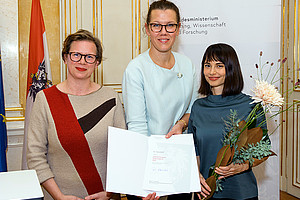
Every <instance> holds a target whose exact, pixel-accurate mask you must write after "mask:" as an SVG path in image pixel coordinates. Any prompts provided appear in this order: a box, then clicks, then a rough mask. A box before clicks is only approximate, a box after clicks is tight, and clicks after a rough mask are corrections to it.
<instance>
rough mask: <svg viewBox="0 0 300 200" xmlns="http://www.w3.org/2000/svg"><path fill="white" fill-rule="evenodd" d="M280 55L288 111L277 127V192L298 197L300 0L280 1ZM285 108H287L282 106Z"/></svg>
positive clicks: (299, 180) (299, 158)
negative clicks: (282, 63) (279, 156)
mask: <svg viewBox="0 0 300 200" xmlns="http://www.w3.org/2000/svg"><path fill="white" fill-rule="evenodd" d="M282 11H283V15H282V25H283V26H282V55H283V57H287V58H288V59H287V62H286V63H285V65H284V68H283V70H282V76H283V77H288V78H287V79H284V80H283V85H282V91H288V90H289V91H291V93H290V92H288V93H286V94H284V97H285V99H286V101H288V102H289V103H290V105H292V106H291V109H290V111H288V112H286V113H284V114H283V116H282V119H283V122H284V123H283V126H282V127H281V132H282V136H281V190H283V191H286V192H287V193H289V194H291V195H293V196H295V197H298V198H300V86H299V87H296V88H295V84H296V83H297V82H299V79H300V40H299V38H300V23H299V22H300V21H299V20H300V1H299V0H293V1H292V0H291V1H289V0H283V2H282ZM285 108H288V106H286V107H285Z"/></svg>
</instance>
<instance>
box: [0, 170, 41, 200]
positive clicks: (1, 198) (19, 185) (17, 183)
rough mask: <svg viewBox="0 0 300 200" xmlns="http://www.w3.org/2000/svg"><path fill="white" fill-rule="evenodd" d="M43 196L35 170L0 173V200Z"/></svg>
mask: <svg viewBox="0 0 300 200" xmlns="http://www.w3.org/2000/svg"><path fill="white" fill-rule="evenodd" d="M43 196H44V195H43V192H42V188H41V186H40V183H39V180H38V178H37V175H36V172H35V170H22V171H11V172H1V173H0V200H8V199H9V200H14V199H39V198H40V199H42V198H43Z"/></svg>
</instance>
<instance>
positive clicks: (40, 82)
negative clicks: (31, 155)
mask: <svg viewBox="0 0 300 200" xmlns="http://www.w3.org/2000/svg"><path fill="white" fill-rule="evenodd" d="M51 86H52V81H51V69H50V60H49V53H48V46H47V40H46V32H45V25H44V19H43V14H42V9H41V5H40V0H32V7H31V21H30V36H29V54H28V76H27V100H26V110H25V132H24V144H23V158H22V169H27V162H26V149H27V127H28V123H29V119H30V112H31V109H32V105H33V103H34V101H35V97H36V94H37V93H38V92H39V91H41V90H43V89H46V88H49V87H51Z"/></svg>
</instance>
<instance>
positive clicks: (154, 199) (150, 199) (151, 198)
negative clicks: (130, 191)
mask: <svg viewBox="0 0 300 200" xmlns="http://www.w3.org/2000/svg"><path fill="white" fill-rule="evenodd" d="M155 196H156V193H155V192H153V193H151V194H148V195H147V196H146V197H144V198H142V199H143V200H158V199H159V197H155Z"/></svg>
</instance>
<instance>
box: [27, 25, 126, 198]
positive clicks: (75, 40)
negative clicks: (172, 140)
mask: <svg viewBox="0 0 300 200" xmlns="http://www.w3.org/2000/svg"><path fill="white" fill-rule="evenodd" d="M62 59H63V61H64V63H65V64H66V66H67V68H68V72H67V79H66V80H64V81H63V82H61V83H59V84H57V85H54V86H52V87H50V88H48V89H45V90H42V91H40V92H39V93H38V94H37V96H36V99H35V102H34V105H33V108H32V112H31V116H30V121H29V127H28V146H27V149H28V150H27V163H28V168H29V169H34V170H36V172H37V175H38V178H39V181H40V183H41V185H42V186H43V188H44V189H45V191H44V196H45V200H48V199H70V200H71V199H73V200H80V199H97V200H108V199H120V195H118V194H112V193H109V192H106V191H105V188H106V167H107V166H106V163H107V133H108V126H114V127H118V128H125V127H126V125H125V118H124V111H123V107H122V104H121V102H120V99H119V96H118V94H117V93H116V92H115V91H114V90H113V89H111V88H108V87H102V86H101V85H99V84H97V83H95V82H93V81H92V80H91V75H92V74H93V72H94V71H95V69H96V68H97V67H98V66H99V65H100V63H101V61H102V47H101V43H100V40H99V39H98V38H96V37H94V36H93V34H92V33H91V32H89V31H87V30H82V29H81V30H78V31H77V32H75V33H73V34H70V35H69V36H68V37H67V38H66V39H65V41H64V44H63V50H62Z"/></svg>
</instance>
